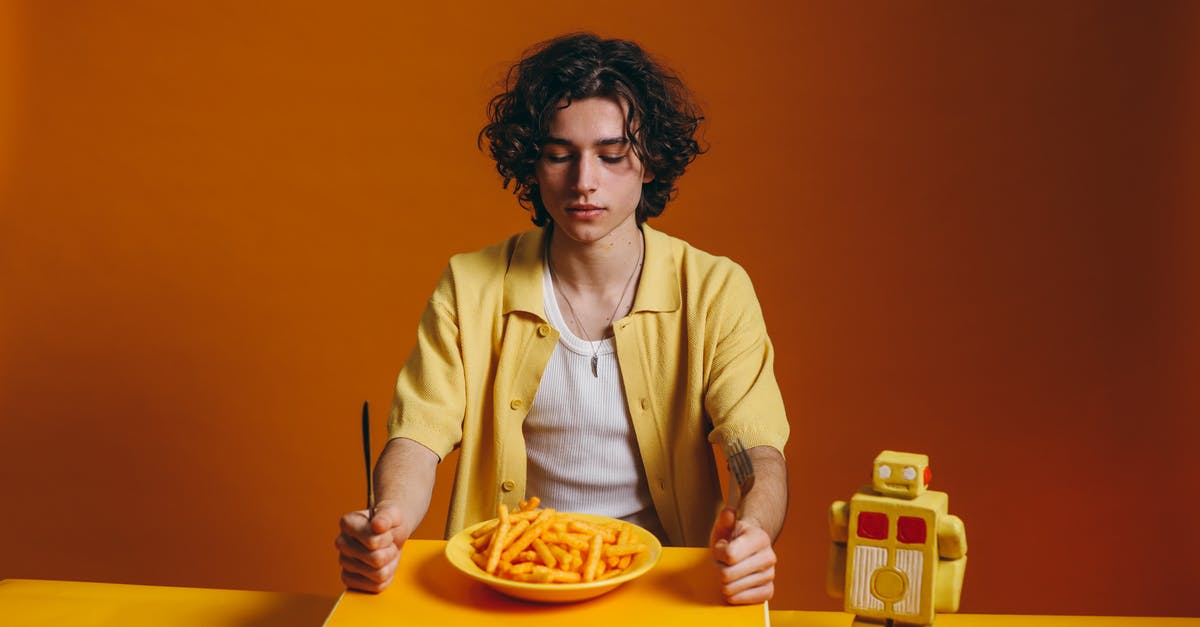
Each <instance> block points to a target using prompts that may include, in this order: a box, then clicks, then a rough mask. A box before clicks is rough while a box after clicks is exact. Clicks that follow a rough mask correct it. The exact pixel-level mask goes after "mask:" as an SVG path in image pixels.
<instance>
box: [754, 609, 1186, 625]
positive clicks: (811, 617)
mask: <svg viewBox="0 0 1200 627" xmlns="http://www.w3.org/2000/svg"><path fill="white" fill-rule="evenodd" d="M851 620H852V618H851V616H850V615H849V614H843V613H841V612H801V611H787V610H785V611H777V610H772V611H771V627H850V622H851ZM934 625H935V627H1010V626H1012V625H1017V626H1019V627H1184V626H1187V627H1198V626H1200V618H1145V617H1139V616H1027V615H1017V614H938V615H937V618H936V619H935V621H934Z"/></svg>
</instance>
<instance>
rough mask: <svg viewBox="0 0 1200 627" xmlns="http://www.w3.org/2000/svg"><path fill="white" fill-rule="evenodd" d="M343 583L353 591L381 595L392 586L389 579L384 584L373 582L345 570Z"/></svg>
mask: <svg viewBox="0 0 1200 627" xmlns="http://www.w3.org/2000/svg"><path fill="white" fill-rule="evenodd" d="M342 583H343V584H345V586H346V587H347V588H350V589H351V590H361V591H363V592H374V593H379V592H383V591H384V589H385V588H387V587H388V586H389V585H391V583H392V580H391V579H390V578H389V579H387V580H386V581H383V582H377V581H371V580H370V579H367V578H366V577H363V576H362V575H359V574H356V573H351V572H347V571H345V570H343V571H342Z"/></svg>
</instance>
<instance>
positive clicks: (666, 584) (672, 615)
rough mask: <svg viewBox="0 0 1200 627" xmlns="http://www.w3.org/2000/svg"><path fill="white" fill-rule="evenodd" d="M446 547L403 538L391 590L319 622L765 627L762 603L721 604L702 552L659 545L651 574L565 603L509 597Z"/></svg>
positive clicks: (352, 597)
mask: <svg viewBox="0 0 1200 627" xmlns="http://www.w3.org/2000/svg"><path fill="white" fill-rule="evenodd" d="M445 545H446V543H445V542H442V541H436V540H409V541H408V542H406V543H404V553H403V556H402V557H401V558H400V569H399V570H398V571H397V573H396V579H395V580H394V581H393V583H392V585H391V586H390V587H389V588H388V589H387V590H385V591H384V592H382V593H381V594H378V595H373V594H364V593H360V592H352V591H348V592H346V593H345V594H343V595H342V598H341V599H340V600H339V601H338V604H337V607H336V608H334V610H333V613H332V614H331V615H330V616H329V621H328V622H327V623H326V625H329V626H331V627H354V626H360V625H361V626H366V625H400V624H403V625H438V626H441V627H451V626H457V625H513V624H517V623H514V622H513V621H512V619H514V618H524V617H528V618H536V619H537V620H536V623H529V622H524V621H522V622H521V623H520V624H527V625H533V624H537V625H540V626H547V627H549V626H551V625H555V626H562V627H587V626H589V625H596V626H600V625H603V626H604V627H629V626H631V625H658V626H661V627H667V626H674V625H685V626H686V627H702V626H703V625H718V626H720V627H738V626H739V625H764V624H766V613H765V611H764V609H765V608H764V607H763V605H761V604H759V605H742V606H730V605H726V604H725V602H724V600H723V599H722V598H721V591H720V587H719V586H718V584H717V577H716V570H715V569H714V568H713V565H712V561H711V560H712V558H711V557H710V554H709V552H708V550H707V549H692V548H664V549H663V555H662V559H661V560H660V561H659V563H658V565H656V566H655V567H654V568H653V569H652V570H650V572H648V573H646V574H645V575H643V576H642V577H640V578H638V579H636V580H634V581H631V582H629V583H626V584H624V585H622V586H621V587H620V588H617V589H616V590H613V591H612V592H609V593H608V594H605V595H604V596H601V597H598V598H595V599H591V600H588V601H582V602H579V603H569V604H564V605H549V604H540V603H531V602H525V601H518V600H515V599H510V598H509V597H506V596H504V595H502V594H500V593H498V592H495V591H494V590H492V589H491V588H489V587H487V586H486V585H484V584H482V583H480V582H478V581H475V580H473V579H470V578H468V577H466V576H465V575H463V574H462V573H460V572H458V571H457V570H455V569H454V567H453V566H451V565H450V563H449V562H448V561H446V558H445V556H444V555H443V554H442V551H443V549H444V547H445Z"/></svg>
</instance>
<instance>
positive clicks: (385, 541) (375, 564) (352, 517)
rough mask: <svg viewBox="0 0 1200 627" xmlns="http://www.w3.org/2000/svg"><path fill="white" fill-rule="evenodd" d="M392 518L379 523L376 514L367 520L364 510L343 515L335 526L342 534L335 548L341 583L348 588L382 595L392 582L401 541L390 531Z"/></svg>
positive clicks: (396, 534)
mask: <svg viewBox="0 0 1200 627" xmlns="http://www.w3.org/2000/svg"><path fill="white" fill-rule="evenodd" d="M394 519H395V517H394V516H392V517H391V518H388V517H384V518H383V519H382V520H380V516H378V511H377V515H376V517H375V519H373V520H368V518H367V512H366V511H365V510H359V511H357V512H350V513H349V514H346V515H345V516H342V518H341V520H340V521H339V523H338V526H339V529H340V530H341V534H339V535H338V537H337V538H336V539H335V540H334V546H335V547H336V548H337V550H338V562H339V563H340V564H341V567H342V583H344V584H345V585H346V587H347V588H351V589H354V590H362V591H365V592H381V591H383V589H384V588H386V587H387V586H388V585H389V584H390V583H391V582H392V579H393V578H394V577H395V575H396V566H397V564H398V562H399V559H400V547H399V546H398V544H399V543H400V542H402V540H400V538H399V535H398V533H396V532H394V531H393V521H394ZM377 523H383V524H382V525H380V524H377Z"/></svg>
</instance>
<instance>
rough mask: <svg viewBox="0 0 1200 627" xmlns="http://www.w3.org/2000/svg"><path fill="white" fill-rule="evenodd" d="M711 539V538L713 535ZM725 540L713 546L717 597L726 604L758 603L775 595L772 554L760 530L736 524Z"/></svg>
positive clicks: (769, 539) (741, 522) (769, 542)
mask: <svg viewBox="0 0 1200 627" xmlns="http://www.w3.org/2000/svg"><path fill="white" fill-rule="evenodd" d="M714 537H715V534H714ZM730 538H731V539H728V540H725V539H718V540H717V541H716V542H714V543H713V546H712V551H713V557H714V559H715V560H716V561H717V563H718V567H719V573H718V576H719V580H720V583H721V594H722V595H723V596H724V597H725V600H726V601H727V602H729V603H734V604H743V603H761V602H763V601H766V600H768V599H770V598H771V597H772V596H774V594H775V562H776V556H775V550H774V549H773V548H772V547H771V538H770V536H768V535H767V532H766V531H764V530H763V529H762V528H760V527H758V526H756V525H753V524H749V523H746V522H745V521H738V522H737V523H736V525H735V526H734V528H733V531H732V533H731V534H730Z"/></svg>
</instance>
